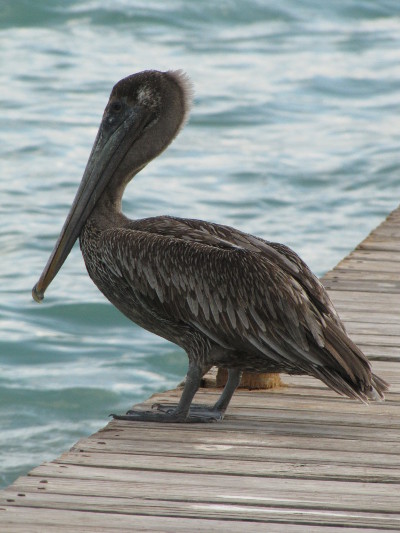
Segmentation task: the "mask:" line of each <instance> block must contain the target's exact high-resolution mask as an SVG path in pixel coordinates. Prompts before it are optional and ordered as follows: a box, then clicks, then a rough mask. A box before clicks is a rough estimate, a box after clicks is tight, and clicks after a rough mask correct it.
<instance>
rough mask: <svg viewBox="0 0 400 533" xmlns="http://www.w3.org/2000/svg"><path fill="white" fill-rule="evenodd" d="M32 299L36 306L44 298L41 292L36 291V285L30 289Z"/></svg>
mask: <svg viewBox="0 0 400 533" xmlns="http://www.w3.org/2000/svg"><path fill="white" fill-rule="evenodd" d="M32 298H33V299H34V300H35V302H37V303H38V304H40V303H41V301H42V300H43V298H44V293H43V292H42V291H38V289H37V283H36V285H35V286H34V287H33V289H32Z"/></svg>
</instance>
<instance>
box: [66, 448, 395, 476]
mask: <svg viewBox="0 0 400 533" xmlns="http://www.w3.org/2000/svg"><path fill="white" fill-rule="evenodd" d="M56 462H60V463H62V464H74V465H85V466H95V467H99V466H105V467H107V468H131V469H140V470H152V471H155V470H157V471H173V472H192V473H197V472H205V473H209V474H212V473H220V474H222V473H223V474H231V475H241V476H255V477H263V476H266V477H284V476H285V477H293V478H305V479H331V480H342V481H345V480H346V481H364V482H365V483H368V482H369V483H376V482H380V483H400V470H396V469H393V468H391V467H390V466H388V467H384V466H370V465H368V466H364V465H361V466H352V467H351V468H349V466H348V465H341V464H337V463H335V464H328V463H327V464H324V463H323V462H322V461H321V458H320V457H318V458H316V460H315V462H314V463H299V462H297V461H293V462H283V463H281V462H273V461H268V460H264V461H261V460H252V459H246V460H235V461H234V462H233V461H229V459H225V458H215V459H214V458H210V457H207V458H202V457H190V458H187V457H178V456H171V457H170V458H169V460H168V461H166V460H165V457H162V456H158V455H155V454H153V453H148V454H136V453H135V454H130V455H129V460H127V456H126V455H124V454H120V453H90V452H87V453H76V452H68V453H65V454H63V455H61V456H60V457H59V458H58V459H56Z"/></svg>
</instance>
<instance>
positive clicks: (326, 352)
mask: <svg viewBox="0 0 400 533" xmlns="http://www.w3.org/2000/svg"><path fill="white" fill-rule="evenodd" d="M93 224H95V220H93V219H92V220H90V219H89V221H88V222H87V224H86V226H85V228H84V231H83V233H82V235H81V247H82V252H83V255H84V258H85V261H86V264H87V268H88V271H89V274H90V275H91V277H92V278H93V280H94V281H95V283H96V284H97V285H98V286H99V288H100V289H101V290H102V291H103V293H104V294H105V295H106V296H107V297H108V298H109V299H110V300H111V301H112V303H114V305H116V306H117V307H118V308H119V309H121V311H122V312H124V313H125V314H126V315H127V316H128V317H129V318H131V319H132V320H133V321H135V322H138V323H139V324H140V325H142V326H143V327H145V328H147V329H149V330H150V331H153V332H155V333H157V334H158V335H161V336H163V337H165V338H167V339H169V340H171V341H173V342H175V343H176V344H178V345H180V346H182V347H183V348H184V349H185V350H186V351H187V352H188V355H189V358H191V359H196V358H197V359H199V360H201V363H202V364H204V365H211V364H215V365H217V366H227V367H239V368H243V369H245V370H247V371H253V372H269V371H285V372H288V373H294V374H297V373H305V374H311V375H314V376H316V377H318V378H320V379H322V380H323V381H324V382H325V383H327V384H328V385H329V386H331V387H332V388H334V389H335V390H337V391H338V392H340V393H342V394H345V395H347V396H351V397H358V398H360V399H362V400H364V401H365V400H366V399H367V398H368V396H371V395H372V394H373V393H372V392H371V391H372V389H373V385H372V384H371V379H372V378H371V370H370V364H369V362H368V360H367V359H366V357H365V356H364V355H363V354H362V352H361V351H360V350H359V348H358V347H357V346H356V345H355V344H354V343H353V342H352V341H351V340H350V338H349V337H348V336H347V334H346V332H345V328H344V326H343V324H342V322H341V320H340V319H339V317H338V314H337V312H336V310H335V308H334V306H333V304H332V302H331V300H330V298H329V296H328V294H327V293H326V291H325V289H324V288H323V286H322V284H321V283H320V282H319V280H318V279H317V278H316V277H315V276H314V275H313V274H312V273H311V271H310V270H309V268H308V267H307V266H306V265H305V263H304V262H303V261H302V260H301V259H300V258H299V257H298V256H297V255H296V254H295V253H294V252H293V251H292V250H290V249H289V248H287V247H286V246H283V245H281V244H277V243H272V242H268V241H265V240H263V239H259V238H257V237H254V236H252V235H247V234H245V233H243V232H240V231H238V230H235V229H234V228H230V227H228V226H223V225H218V224H212V223H209V222H204V221H200V220H191V219H180V218H175V217H167V216H165V217H155V218H147V219H142V220H135V221H131V220H128V219H126V218H125V217H124V218H123V219H121V220H120V223H119V225H118V226H117V227H111V228H110V227H107V228H106V229H105V230H104V231H102V232H98V231H93V227H92V225H93ZM94 241H95V242H94ZM195 340H196V341H195ZM194 345H195V346H196V347H197V352H195V351H193V350H192V349H191V347H192V346H194ZM198 346H202V347H204V349H203V350H198ZM227 347H228V348H229V357H226V358H225V359H224V358H222V359H221V356H220V353H221V351H220V350H217V349H216V348H224V349H225V350H226V349H227ZM214 353H218V356H216V357H214V356H213V354H214ZM379 391H380V389H379V387H378V394H381V392H379Z"/></svg>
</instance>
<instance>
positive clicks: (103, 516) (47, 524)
mask: <svg viewBox="0 0 400 533" xmlns="http://www.w3.org/2000/svg"><path fill="white" fill-rule="evenodd" d="M0 525H1V526H2V527H3V531H4V532H6V533H27V532H28V531H29V533H63V532H66V531H68V532H71V531H73V532H77V533H87V532H95V533H110V532H111V531H118V532H129V533H132V532H133V531H147V532H153V533H156V532H157V533H159V532H161V531H162V532H165V533H174V532H176V533H179V532H185V533H189V532H194V531H196V532H200V533H201V532H205V533H210V532H211V531H224V530H225V531H229V532H231V533H243V532H244V531H245V532H246V533H259V532H260V523H258V522H254V521H253V520H252V519H251V517H250V518H249V517H247V519H245V520H241V521H239V520H229V519H226V520H224V521H223V522H221V521H220V520H215V519H211V520H210V519H204V518H201V517H200V518H199V517H196V518H195V519H193V518H185V517H179V518H176V517H171V516H162V517H160V516H151V517H149V516H144V515H141V514H136V515H135V514H132V515H126V514H116V513H112V514H107V513H102V512H100V513H96V512H90V511H85V512H82V511H70V510H68V511H65V510H63V509H46V510H42V509H35V508H30V507H26V508H24V507H3V508H0ZM264 527H265V528H266V530H267V531H268V532H269V533H282V531H283V529H282V528H284V531H285V532H287V533H306V532H309V533H321V525H317V526H315V525H312V524H308V523H305V524H304V523H300V524H289V523H287V522H284V525H282V523H279V522H275V523H274V522H268V525H267V526H264ZM222 528H224V529H222ZM323 531H324V533H343V527H342V526H332V525H331V524H330V523H329V521H328V522H327V524H326V525H325V524H324V529H323ZM362 531H363V533H378V532H379V531H382V528H381V527H378V528H375V527H370V524H367V526H366V527H365V528H363V529H362ZM346 533H360V528H359V526H357V527H355V528H353V527H349V528H346Z"/></svg>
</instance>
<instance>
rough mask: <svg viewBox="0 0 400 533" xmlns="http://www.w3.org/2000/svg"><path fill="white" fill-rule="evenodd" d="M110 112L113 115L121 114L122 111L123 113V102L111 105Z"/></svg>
mask: <svg viewBox="0 0 400 533" xmlns="http://www.w3.org/2000/svg"><path fill="white" fill-rule="evenodd" d="M110 111H112V112H113V113H119V112H120V111H122V104H121V102H118V101H116V102H112V103H111V104H110Z"/></svg>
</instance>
